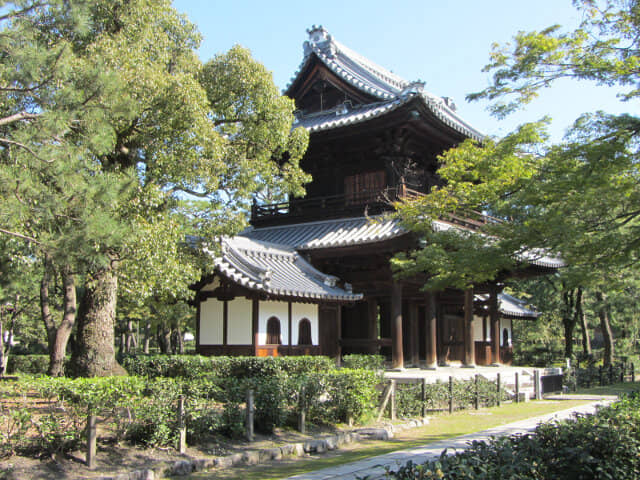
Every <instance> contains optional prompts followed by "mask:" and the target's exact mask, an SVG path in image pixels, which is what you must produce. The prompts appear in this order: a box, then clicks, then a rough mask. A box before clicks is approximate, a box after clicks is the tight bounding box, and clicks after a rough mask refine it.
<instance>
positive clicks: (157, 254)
mask: <svg viewBox="0 0 640 480" xmlns="http://www.w3.org/2000/svg"><path fill="white" fill-rule="evenodd" d="M5 10H6V14H5V15H4V16H3V17H2V18H1V19H0V20H2V22H3V23H2V36H1V37H0V42H1V43H0V48H1V49H2V51H3V53H4V55H3V63H2V65H1V70H0V80H1V82H2V83H1V84H0V88H2V89H3V90H2V93H3V95H2V101H1V105H2V114H1V117H2V118H0V145H3V147H4V148H3V150H2V152H1V158H2V163H1V164H0V169H1V171H0V179H1V181H0V188H1V189H2V193H3V195H4V196H5V198H7V199H8V201H7V202H6V203H4V204H3V205H2V207H0V219H1V223H0V229H1V230H0V231H2V233H4V234H5V235H10V236H13V237H15V238H20V239H22V240H24V241H27V242H30V243H31V244H33V245H34V246H35V247H36V249H37V254H38V257H39V258H41V259H42V262H43V264H44V267H45V269H44V271H45V278H46V276H47V275H50V273H48V272H51V271H55V272H59V274H60V275H61V276H62V278H63V279H64V280H63V283H64V286H65V288H64V291H65V292H67V291H68V292H74V293H75V291H76V289H77V287H78V286H79V285H80V286H82V290H78V292H81V297H80V299H79V301H78V302H77V303H78V306H77V317H78V325H77V342H76V344H77V348H76V349H75V351H74V357H75V358H74V362H73V364H74V365H75V366H76V368H77V369H78V373H80V374H83V375H105V374H110V373H113V372H117V371H119V369H118V365H117V363H116V362H115V357H114V325H115V318H116V298H117V291H118V282H119V281H120V282H126V284H127V287H126V288H128V289H129V290H131V291H136V292H138V294H139V295H141V296H144V295H151V294H152V293H153V292H155V291H158V290H160V291H168V290H171V289H175V290H176V291H179V290H181V291H183V290H184V289H185V288H186V285H188V284H189V283H191V282H193V281H194V280H195V278H196V277H197V275H199V268H198V266H199V265H198V263H197V261H194V260H195V259H194V258H193V256H192V255H191V256H190V254H188V253H186V248H185V245H184V241H183V240H184V238H183V235H184V233H185V231H184V229H183V228H182V227H181V225H182V223H181V221H179V220H178V219H177V216H178V215H181V214H185V213H188V215H190V216H191V218H193V219H197V220H198V221H197V222H193V224H192V226H193V227H197V229H198V230H197V232H192V233H198V234H199V235H201V236H202V237H204V238H209V239H210V238H213V237H214V236H216V235H220V234H229V233H233V232H235V231H237V230H238V229H239V228H241V227H242V225H243V222H244V218H245V214H246V211H247V210H248V208H249V202H250V199H251V197H252V195H260V194H261V193H262V194H268V195H269V196H284V195H287V194H289V193H294V194H300V193H301V192H302V184H303V183H304V182H305V181H307V180H308V178H307V177H306V176H305V174H304V173H303V172H302V171H301V170H300V168H299V166H298V162H299V160H300V157H301V155H302V154H303V153H304V150H305V148H306V142H307V136H306V133H305V132H304V131H302V130H299V129H298V130H293V131H292V130H291V126H292V121H293V115H292V112H293V109H294V106H293V103H292V101H291V100H289V99H286V98H283V97H281V96H280V95H279V93H278V91H277V88H276V87H275V86H274V85H273V81H272V77H271V75H270V73H269V72H267V71H266V69H264V67H263V66H261V65H260V64H258V63H257V62H255V61H254V60H253V59H252V58H251V56H250V54H249V52H248V51H247V50H246V49H243V48H241V47H234V48H232V49H231V50H230V51H229V52H228V53H226V54H223V55H219V56H216V57H214V58H213V59H212V60H211V61H210V62H208V63H207V64H205V65H202V64H201V63H200V62H199V60H198V58H197V54H196V48H197V46H198V43H199V34H198V33H197V31H196V29H195V27H194V26H193V25H192V24H191V23H189V22H188V21H187V20H186V19H185V18H184V17H182V16H180V15H178V14H177V13H176V12H175V11H174V10H173V9H172V8H171V5H170V3H169V2H168V1H167V0H137V1H106V0H104V1H97V2H95V1H94V2H85V1H80V0H73V1H55V0H54V1H49V2H40V1H35V0H32V1H21V2H12V3H7V4H6V5H5ZM185 195H188V196H189V198H201V199H203V200H204V202H191V203H190V204H189V205H188V207H185V205H184V202H182V201H181V200H182V199H184V198H185ZM185 209H187V210H189V211H188V212H185V211H184V210H185ZM180 237H182V238H180ZM44 283H46V282H44ZM64 303H65V304H66V305H67V307H68V308H65V311H66V312H68V320H69V321H68V322H66V325H67V326H72V325H73V318H74V317H75V315H76V314H75V312H76V305H75V304H76V302H75V299H74V298H71V293H70V294H69V298H65V302H64ZM67 331H70V328H65V332H64V333H65V335H66V332H67ZM66 337H67V338H68V335H66ZM61 343H65V344H66V341H65V342H61Z"/></svg>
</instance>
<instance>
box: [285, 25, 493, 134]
mask: <svg viewBox="0 0 640 480" xmlns="http://www.w3.org/2000/svg"><path fill="white" fill-rule="evenodd" d="M307 32H308V33H309V41H307V42H305V43H304V53H305V55H304V58H303V60H302V63H301V65H300V67H299V68H298V71H297V72H296V73H295V75H294V77H293V78H292V79H291V82H290V83H289V85H288V86H287V88H286V89H285V92H287V91H288V90H289V88H290V87H291V85H292V84H293V83H294V82H295V81H296V80H297V79H298V77H299V76H300V75H301V73H302V72H303V71H304V69H305V67H306V65H307V64H308V62H309V61H310V60H311V58H312V57H314V56H315V57H317V58H318V59H319V60H320V61H322V63H324V65H326V67H327V68H329V70H331V71H332V72H333V73H335V74H336V75H337V76H338V77H341V78H342V79H344V81H345V82H347V83H349V84H350V85H352V86H353V87H355V88H357V89H358V90H360V91H362V92H365V93H367V94H369V95H372V96H374V97H376V98H378V99H380V100H381V101H383V102H389V103H388V104H385V105H387V106H388V107H390V106H391V105H392V104H394V105H395V106H394V108H396V107H397V106H399V105H401V104H403V103H406V101H407V100H408V99H410V98H413V97H418V98H420V99H421V100H422V101H423V102H424V104H425V105H426V107H427V108H428V109H429V110H430V111H431V112H432V113H433V114H434V115H435V116H436V117H437V118H439V119H440V120H441V121H442V122H443V123H444V124H446V125H448V126H449V127H451V128H453V129H454V130H456V131H458V132H460V133H462V134H463V135H465V136H468V137H471V138H475V139H477V140H481V139H482V138H484V135H483V134H482V133H481V132H480V131H478V130H476V129H475V128H473V127H472V126H471V125H470V124H469V123H467V122H466V121H464V120H463V119H462V118H461V117H460V116H459V115H458V114H457V113H456V112H455V110H454V109H453V108H451V106H450V104H449V102H447V101H445V99H444V98H442V97H438V96H437V95H433V94H431V93H429V92H426V91H425V90H424V82H420V81H417V82H409V81H407V80H405V79H403V78H401V77H399V76H398V75H396V74H395V73H393V72H391V71H389V70H387V69H386V68H384V67H381V66H379V65H377V64H375V63H374V62H372V61H371V60H369V59H367V58H365V57H363V56H362V55H360V54H359V53H357V52H354V51H353V50H351V49H350V48H348V47H346V46H345V45H343V44H342V43H340V42H338V41H336V40H334V39H333V37H332V36H331V35H330V34H329V32H327V30H325V29H324V28H323V27H322V26H319V27H316V26H315V25H314V26H313V27H312V28H311V29H309V30H307ZM395 102H399V103H397V104H396V103H395ZM380 106H381V105H380V104H378V103H376V104H372V105H367V107H371V109H369V110H368V111H367V112H366V114H364V112H362V111H356V112H354V113H353V114H349V115H348V117H347V118H345V119H344V120H346V121H345V122H341V121H338V120H336V119H326V121H325V122H319V121H318V119H315V120H308V121H307V119H306V118H305V117H303V118H301V119H300V124H301V125H302V126H304V127H306V128H309V130H310V131H312V132H313V131H319V130H328V129H331V128H339V127H341V126H344V125H348V124H352V123H357V122H363V121H366V120H368V119H370V118H373V117H375V116H380V115H383V114H384V113H387V112H388V111H389V109H384V108H380ZM334 113H335V112H334ZM312 116H313V115H312ZM307 122H308V123H307Z"/></svg>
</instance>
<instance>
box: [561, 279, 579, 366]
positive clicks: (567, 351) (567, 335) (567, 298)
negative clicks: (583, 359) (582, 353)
mask: <svg viewBox="0 0 640 480" xmlns="http://www.w3.org/2000/svg"><path fill="white" fill-rule="evenodd" d="M562 296H563V302H564V309H563V310H564V311H563V312H562V325H563V327H564V357H565V358H573V330H574V328H575V326H576V317H575V315H574V312H573V306H574V297H573V290H564V291H563V293H562Z"/></svg>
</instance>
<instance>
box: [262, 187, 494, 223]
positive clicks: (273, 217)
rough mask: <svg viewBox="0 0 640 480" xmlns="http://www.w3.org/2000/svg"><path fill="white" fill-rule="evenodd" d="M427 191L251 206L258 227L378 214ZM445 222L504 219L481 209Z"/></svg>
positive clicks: (391, 189) (398, 189)
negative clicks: (485, 212) (489, 214)
mask: <svg viewBox="0 0 640 480" xmlns="http://www.w3.org/2000/svg"><path fill="white" fill-rule="evenodd" d="M424 195H425V194H424V193H423V192H419V191H418V190H413V189H410V188H407V187H406V186H405V185H399V186H397V187H389V188H385V189H383V190H376V191H366V190H363V191H360V192H354V193H347V194H341V195H332V196H326V197H313V198H302V199H293V200H290V201H288V202H280V203H271V204H265V205H258V204H256V203H254V204H253V206H252V207H251V224H252V225H254V226H265V225H276V224H287V223H295V222H305V221H312V220H319V219H329V218H342V217H356V216H362V215H378V214H380V213H383V212H385V211H391V210H393V208H394V207H393V204H394V202H397V201H401V200H413V199H416V198H419V197H422V196H424ZM442 220H443V221H446V222H449V223H453V224H456V225H460V226H463V227H465V228H470V229H474V230H475V229H477V228H479V227H481V226H482V225H486V224H487V223H496V222H499V221H500V220H498V219H496V218H493V217H489V216H487V215H484V214H482V213H480V212H475V211H468V212H465V214H464V215H463V216H460V215H447V216H446V217H442Z"/></svg>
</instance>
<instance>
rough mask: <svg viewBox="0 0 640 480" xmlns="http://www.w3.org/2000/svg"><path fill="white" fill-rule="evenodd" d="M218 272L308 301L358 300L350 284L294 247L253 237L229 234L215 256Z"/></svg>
mask: <svg viewBox="0 0 640 480" xmlns="http://www.w3.org/2000/svg"><path fill="white" fill-rule="evenodd" d="M214 263H215V266H216V269H217V270H218V272H219V273H220V274H222V275H224V276H225V277H227V278H228V279H229V280H231V281H233V282H235V283H237V284H239V285H242V286H244V287H246V288H248V289H250V290H256V291H260V292H264V293H267V294H270V295H274V296H279V297H290V298H298V299H302V300H307V301H311V302H313V301H358V300H361V299H362V294H354V293H353V292H352V291H351V289H350V287H349V286H348V285H345V288H341V287H339V286H338V285H337V281H338V279H337V278H336V277H333V276H331V275H325V274H324V273H322V272H320V271H319V270H316V269H315V268H314V267H313V266H312V265H311V264H310V263H309V262H307V261H306V260H304V259H303V258H302V257H301V256H300V255H299V254H298V253H297V252H296V251H295V250H294V249H293V248H291V247H287V246H285V245H273V244H269V243H267V242H257V241H254V240H251V239H250V238H247V237H243V236H237V237H233V238H228V237H225V238H223V239H222V241H221V255H220V256H217V257H215V258H214Z"/></svg>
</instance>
